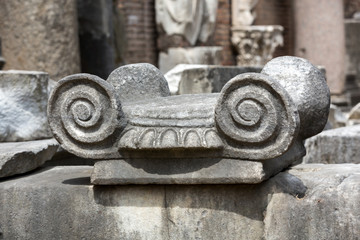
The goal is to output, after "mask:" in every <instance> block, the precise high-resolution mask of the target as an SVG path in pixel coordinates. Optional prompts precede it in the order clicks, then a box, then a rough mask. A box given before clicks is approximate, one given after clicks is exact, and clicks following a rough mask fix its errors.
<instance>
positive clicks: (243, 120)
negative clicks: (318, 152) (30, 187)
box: [48, 57, 329, 160]
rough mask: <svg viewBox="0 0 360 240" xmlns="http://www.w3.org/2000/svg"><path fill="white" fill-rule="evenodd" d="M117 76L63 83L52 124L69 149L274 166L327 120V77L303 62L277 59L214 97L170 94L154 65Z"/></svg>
mask: <svg viewBox="0 0 360 240" xmlns="http://www.w3.org/2000/svg"><path fill="white" fill-rule="evenodd" d="M150 70H151V71H150ZM114 72H116V73H117V74H111V75H110V77H109V79H108V80H107V81H105V80H102V79H100V78H99V77H96V76H93V75H89V74H76V75H72V76H69V77H66V78H64V79H62V80H61V81H59V82H58V84H57V86H56V87H55V89H54V90H53V92H52V95H51V98H50V100H49V105H48V118H49V123H50V127H51V129H52V131H53V133H54V136H55V138H56V139H57V140H58V141H59V142H60V144H61V146H62V147H63V148H64V149H66V150H68V151H69V152H72V153H74V154H76V155H78V156H80V157H85V158H93V159H121V158H129V157H133V158H144V157H146V158H167V159H169V158H187V159H189V158H193V159H195V158H204V157H211V158H232V159H239V160H242V159H244V160H267V159H273V158H276V157H279V156H281V155H283V154H284V153H286V152H287V151H288V150H289V149H290V148H291V147H292V146H293V145H294V143H295V142H296V141H297V142H299V141H302V140H303V139H305V138H307V137H310V136H312V135H315V134H317V133H318V132H320V131H322V129H323V127H324V126H325V123H326V119H327V114H328V108H329V90H328V88H327V85H326V82H325V78H324V76H323V75H322V73H321V72H320V71H319V70H318V69H317V68H316V67H314V66H313V65H312V64H310V63H309V62H308V61H306V60H304V59H300V58H295V57H281V58H276V59H274V60H272V61H270V62H269V63H268V64H267V65H266V66H265V67H264V70H263V71H262V73H246V74H241V75H238V76H236V77H235V78H233V79H231V80H230V81H229V82H228V83H227V84H226V85H225V86H224V87H223V89H222V91H221V92H220V93H213V94H194V95H179V96H170V94H169V90H168V88H166V81H165V79H164V78H163V77H162V75H161V74H159V73H158V70H157V69H156V68H155V67H153V66H152V65H149V64H136V65H127V66H124V67H120V68H119V69H117V70H115V71H114ZM144 72H147V73H149V72H152V74H143V73H144ZM120 73H121V74H120ZM155 73H156V74H155ZM164 81H165V82H164ZM129 86H130V87H129ZM164 86H165V87H164ZM142 89H148V91H147V90H142ZM314 89H315V90H314ZM134 96H138V97H136V98H135V97H134ZM139 96H140V97H139Z"/></svg>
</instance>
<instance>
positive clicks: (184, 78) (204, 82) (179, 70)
mask: <svg viewBox="0 0 360 240" xmlns="http://www.w3.org/2000/svg"><path fill="white" fill-rule="evenodd" d="M260 71H261V68H259V67H235V66H216V65H192V64H179V65H177V66H176V67H175V68H173V69H171V70H170V71H169V72H167V73H166V74H165V78H166V80H167V82H168V83H169V88H170V92H171V94H196V93H213V92H220V91H221V89H222V88H223V86H224V85H225V84H226V83H227V82H228V81H229V80H230V79H231V78H233V77H235V76H236V75H239V74H241V73H246V72H260Z"/></svg>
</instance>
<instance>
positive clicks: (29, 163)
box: [0, 139, 59, 178]
mask: <svg viewBox="0 0 360 240" xmlns="http://www.w3.org/2000/svg"><path fill="white" fill-rule="evenodd" d="M58 147H59V144H58V143H57V142H56V140H55V139H46V140H38V141H27V142H12V143H0V178H1V177H9V176H12V175H15V174H20V173H26V172H29V171H31V170H34V169H36V168H38V167H40V166H41V165H43V164H44V163H45V161H47V160H50V159H51V157H52V156H53V155H54V154H55V153H56V150H57V149H58Z"/></svg>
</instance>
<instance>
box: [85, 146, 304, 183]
mask: <svg viewBox="0 0 360 240" xmlns="http://www.w3.org/2000/svg"><path fill="white" fill-rule="evenodd" d="M302 150H303V149H302V148H300V147H299V148H292V149H291V150H290V151H288V152H287V153H285V154H284V155H283V156H281V157H279V158H274V159H269V160H266V161H246V160H237V159H210V158H199V159H129V160H124V159H119V160H106V161H98V162H96V163H95V166H94V171H93V173H92V175H91V183H92V184H95V185H126V184H240V183H251V184H254V183H260V182H262V181H264V180H266V179H268V178H269V177H271V176H272V175H274V174H276V173H278V172H279V171H281V170H282V169H284V168H286V167H288V166H289V165H291V164H292V163H293V162H295V161H298V160H300V159H301V157H302V156H303V155H304V151H302ZM169 163H171V164H169Z"/></svg>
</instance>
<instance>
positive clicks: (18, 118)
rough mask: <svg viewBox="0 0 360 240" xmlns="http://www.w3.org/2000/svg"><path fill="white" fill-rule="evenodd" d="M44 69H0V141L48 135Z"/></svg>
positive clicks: (46, 79)
mask: <svg viewBox="0 0 360 240" xmlns="http://www.w3.org/2000/svg"><path fill="white" fill-rule="evenodd" d="M48 82H49V76H48V74H47V73H44V72H31V71H14V70H13V71H0V118H1V121H0V142H13V141H29V140H36V139H44V138H51V137H52V134H51V132H50V129H49V126H48V122H47V117H46V107H47V101H48Z"/></svg>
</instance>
